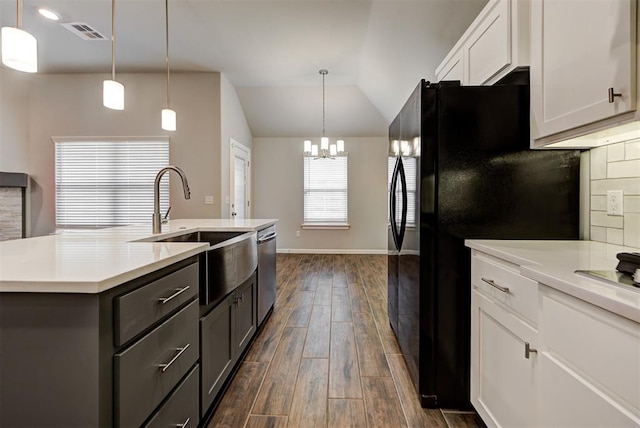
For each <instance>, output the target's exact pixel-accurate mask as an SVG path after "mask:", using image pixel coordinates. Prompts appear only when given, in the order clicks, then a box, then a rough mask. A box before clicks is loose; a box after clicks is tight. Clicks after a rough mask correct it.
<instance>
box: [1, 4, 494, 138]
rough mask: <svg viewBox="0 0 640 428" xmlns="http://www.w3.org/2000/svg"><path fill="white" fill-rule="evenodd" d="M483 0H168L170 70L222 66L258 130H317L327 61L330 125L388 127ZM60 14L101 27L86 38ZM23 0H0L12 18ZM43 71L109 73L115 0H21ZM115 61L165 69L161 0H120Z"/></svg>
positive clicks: (349, 129) (344, 130) (128, 68)
mask: <svg viewBox="0 0 640 428" xmlns="http://www.w3.org/2000/svg"><path fill="white" fill-rule="evenodd" d="M486 2H487V0H289V1H274V0H169V20H170V22H169V25H170V56H171V68H172V70H174V71H220V72H222V73H224V75H225V76H226V77H227V78H228V79H229V81H230V82H231V83H232V84H233V85H234V86H235V88H236V91H237V93H238V96H239V98H240V102H241V104H242V107H243V110H244V112H245V115H246V117H247V120H248V122H249V126H250V127H251V131H252V134H253V136H254V137H277V136H281V137H286V136H306V135H318V134H319V133H320V131H321V119H322V116H321V114H322V90H321V85H322V78H321V76H320V75H319V74H318V70H319V69H321V68H326V69H328V70H329V74H328V75H327V77H326V112H327V116H326V128H327V134H328V135H336V136H337V135H341V136H344V137H349V136H374V135H385V134H386V130H387V126H388V123H389V122H390V121H391V120H392V119H393V118H394V117H395V114H396V113H397V112H398V111H399V110H400V107H401V106H402V104H403V102H404V101H405V100H406V98H407V97H408V95H409V94H410V93H411V91H412V89H413V88H414V87H415V86H416V85H417V83H418V80H419V79H420V78H426V79H430V80H433V79H434V78H435V68H436V66H437V65H438V64H439V63H440V61H441V60H442V59H443V58H444V56H445V55H446V53H447V52H448V50H449V49H450V48H451V47H452V46H453V44H454V43H455V41H456V40H457V39H458V38H459V37H460V35H462V33H463V32H464V30H465V29H466V28H467V27H468V25H469V24H470V23H471V21H472V20H473V19H474V18H475V16H476V15H477V14H478V12H479V11H480V10H481V9H482V7H483V6H484V5H485V4H486ZM40 6H46V7H49V8H51V9H53V10H55V11H56V12H57V13H58V14H59V15H60V16H61V20H60V22H83V23H87V24H89V25H90V26H92V27H93V28H94V29H96V30H97V31H99V32H100V33H101V34H103V35H104V36H105V38H106V39H105V40H102V41H86V40H82V39H81V38H79V37H78V36H76V35H74V34H72V33H71V32H70V31H68V30H67V29H65V28H64V27H62V26H61V25H59V24H58V23H55V22H53V21H48V20H46V19H44V18H42V17H41V16H39V15H38V14H37V12H36V9H37V7H40ZM15 13H16V2H15V1H14V0H0V23H1V25H2V26H15V20H16V16H15ZM23 28H24V29H26V30H27V31H29V32H31V33H32V34H33V35H34V36H36V38H37V39H38V51H39V56H38V58H39V63H40V70H41V72H44V73H85V72H101V73H107V72H109V70H110V63H111V45H110V43H109V39H110V37H111V1H110V0H24V17H23ZM116 36H117V39H116V67H117V71H121V72H147V71H163V70H164V67H165V55H164V1H163V0H116Z"/></svg>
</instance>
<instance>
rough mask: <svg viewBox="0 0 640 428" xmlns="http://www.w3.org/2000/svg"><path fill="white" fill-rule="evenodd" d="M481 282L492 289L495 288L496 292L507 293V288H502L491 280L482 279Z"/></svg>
mask: <svg viewBox="0 0 640 428" xmlns="http://www.w3.org/2000/svg"><path fill="white" fill-rule="evenodd" d="M482 280H483V281H484V282H486V283H487V284H489V285H490V286H492V287H493V288H497V289H498V290H500V291H502V292H503V293H508V292H509V288H508V287H502V286H500V285H498V284H496V283H495V282H493V279H486V278H482Z"/></svg>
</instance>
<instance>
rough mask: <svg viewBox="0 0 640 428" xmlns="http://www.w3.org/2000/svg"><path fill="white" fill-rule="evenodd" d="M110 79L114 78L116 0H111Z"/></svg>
mask: <svg viewBox="0 0 640 428" xmlns="http://www.w3.org/2000/svg"><path fill="white" fill-rule="evenodd" d="M111 80H113V81H115V80H116V0H111Z"/></svg>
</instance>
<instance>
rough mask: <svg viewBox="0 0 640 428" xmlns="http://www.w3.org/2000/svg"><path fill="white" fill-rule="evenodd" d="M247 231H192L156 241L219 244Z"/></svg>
mask: <svg viewBox="0 0 640 428" xmlns="http://www.w3.org/2000/svg"><path fill="white" fill-rule="evenodd" d="M246 233H247V232H191V233H185V234H184V235H178V236H173V237H171V238H165V239H160V240H159V241H156V242H208V243H209V245H211V246H217V245H218V244H221V243H223V242H226V241H229V240H230V239H233V238H237V237H238V236H241V235H244V234H246Z"/></svg>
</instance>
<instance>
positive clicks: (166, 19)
mask: <svg viewBox="0 0 640 428" xmlns="http://www.w3.org/2000/svg"><path fill="white" fill-rule="evenodd" d="M164 23H165V47H166V60H167V108H171V107H170V104H169V102H170V100H171V94H170V89H169V88H170V86H169V0H164Z"/></svg>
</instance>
